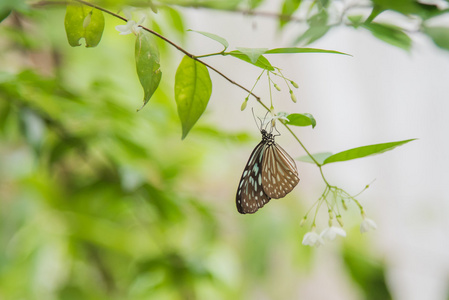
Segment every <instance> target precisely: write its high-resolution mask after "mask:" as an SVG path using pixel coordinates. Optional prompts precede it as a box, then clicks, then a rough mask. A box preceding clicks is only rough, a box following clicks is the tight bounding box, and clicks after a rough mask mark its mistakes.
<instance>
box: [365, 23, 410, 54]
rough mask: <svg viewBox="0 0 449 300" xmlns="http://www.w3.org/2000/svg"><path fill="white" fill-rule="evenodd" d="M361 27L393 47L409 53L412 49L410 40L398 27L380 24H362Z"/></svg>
mask: <svg viewBox="0 0 449 300" xmlns="http://www.w3.org/2000/svg"><path fill="white" fill-rule="evenodd" d="M361 26H362V27H364V28H366V29H368V30H369V31H370V32H371V33H372V34H373V35H374V36H375V37H377V38H378V39H381V40H382V41H384V42H386V43H389V44H391V45H393V46H396V47H399V48H402V49H404V50H406V51H410V49H411V47H412V40H411V38H410V37H409V36H408V35H407V34H406V33H405V32H404V31H403V30H401V29H400V28H399V27H396V26H392V25H389V24H381V23H374V22H373V23H367V24H362V25H361Z"/></svg>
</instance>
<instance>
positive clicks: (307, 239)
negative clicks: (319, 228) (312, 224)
mask: <svg viewBox="0 0 449 300" xmlns="http://www.w3.org/2000/svg"><path fill="white" fill-rule="evenodd" d="M302 244H303V245H306V246H317V247H319V246H320V245H323V244H324V240H323V239H322V238H321V236H319V235H318V234H317V233H315V232H313V231H311V232H307V233H306V234H305V235H304V238H303V240H302Z"/></svg>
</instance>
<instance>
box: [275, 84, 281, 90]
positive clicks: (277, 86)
mask: <svg viewBox="0 0 449 300" xmlns="http://www.w3.org/2000/svg"><path fill="white" fill-rule="evenodd" d="M274 87H275V88H276V89H277V90H278V91H281V88H280V87H279V85H277V84H276V83H275V84H274Z"/></svg>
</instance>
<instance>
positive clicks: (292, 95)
mask: <svg viewBox="0 0 449 300" xmlns="http://www.w3.org/2000/svg"><path fill="white" fill-rule="evenodd" d="M290 98H291V99H292V101H293V102H295V103H296V101H297V100H296V96H295V94H293V91H292V90H290Z"/></svg>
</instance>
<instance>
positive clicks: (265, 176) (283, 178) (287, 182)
mask: <svg viewBox="0 0 449 300" xmlns="http://www.w3.org/2000/svg"><path fill="white" fill-rule="evenodd" d="M262 166H263V168H262V186H263V189H264V191H265V193H266V194H267V195H268V196H269V197H271V198H274V199H279V198H282V197H285V195H287V194H288V193H290V192H291V191H292V190H293V188H294V187H295V186H296V185H297V184H298V182H299V177H298V170H297V168H296V164H295V161H294V160H293V158H291V157H290V155H288V153H287V152H286V151H285V150H284V149H282V147H281V146H279V145H278V144H276V143H275V142H272V143H270V145H269V146H268V147H267V150H266V151H265V153H264V156H263V160H262Z"/></svg>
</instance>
